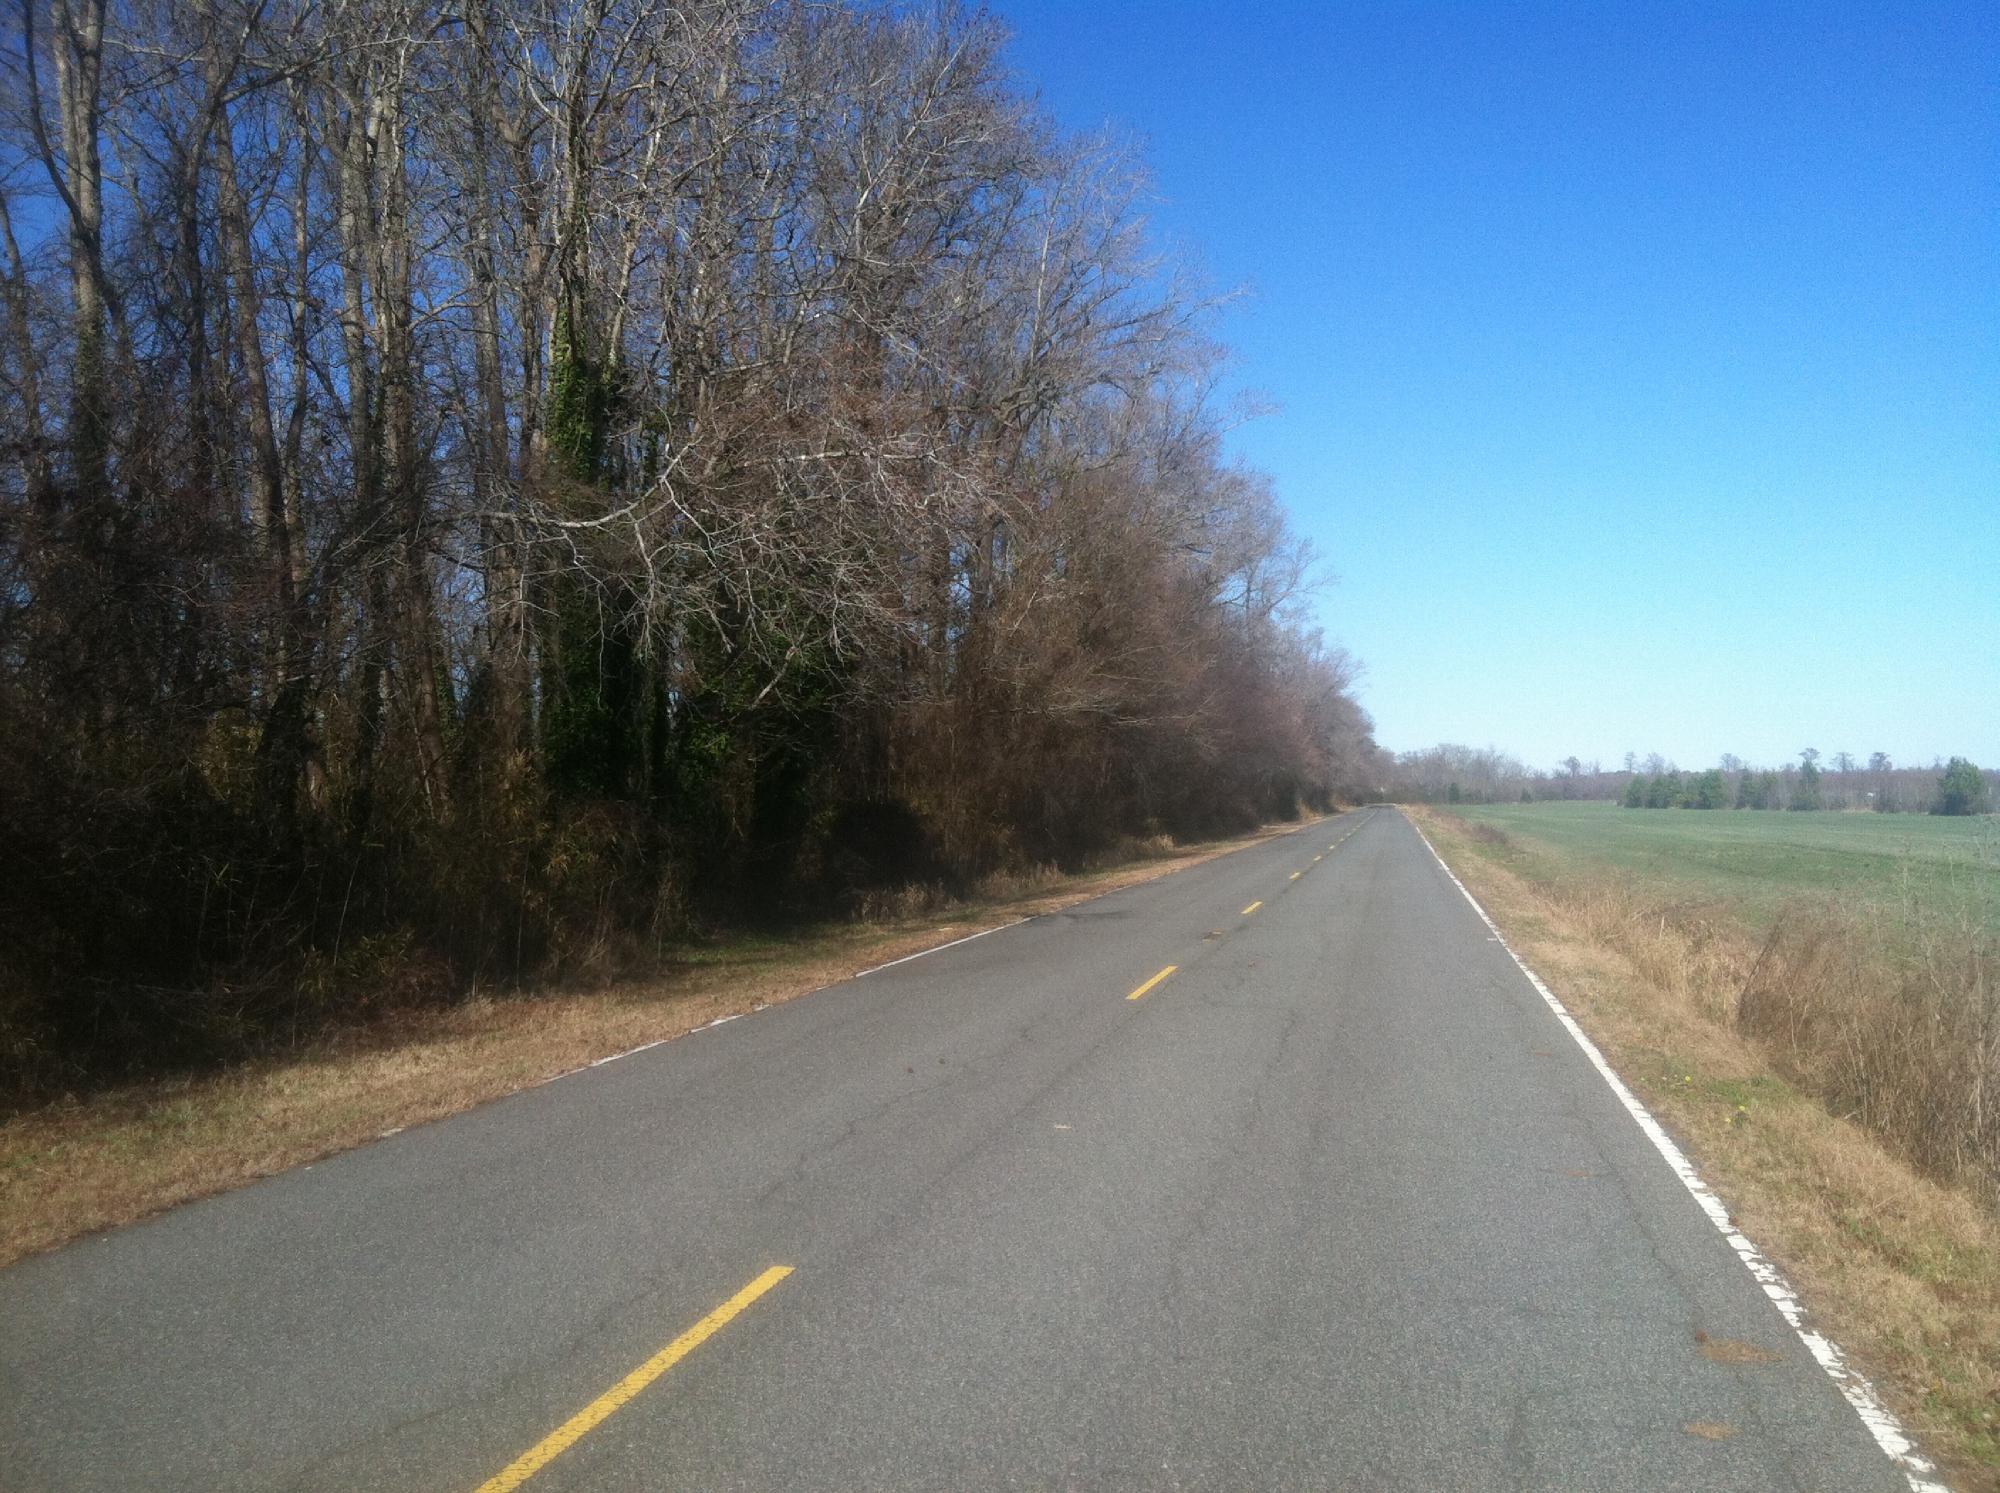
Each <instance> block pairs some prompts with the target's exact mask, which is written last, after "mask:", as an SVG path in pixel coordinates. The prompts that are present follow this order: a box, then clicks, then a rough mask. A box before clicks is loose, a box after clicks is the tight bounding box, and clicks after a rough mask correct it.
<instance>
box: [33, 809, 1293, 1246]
mask: <svg viewBox="0 0 2000 1493" xmlns="http://www.w3.org/2000/svg"><path fill="white" fill-rule="evenodd" d="M1294 827H1295V826H1292V825H1280V826H1276V827H1274V828H1270V829H1266V830H1263V831H1260V832H1259V833H1257V834H1254V835H1248V836H1244V837H1242V838H1240V839H1235V840H1228V841H1219V842H1215V843H1211V844H1205V845H1197V846H1188V847H1183V848H1179V849H1172V850H1166V849H1163V848H1162V847H1159V846H1156V845H1155V846H1149V847H1135V848H1136V849H1138V850H1139V853H1140V854H1141V855H1143V859H1138V860H1136V861H1134V862H1132V863H1128V864H1123V865H1118V866H1112V867H1108V868H1106V869H1104V870H1100V871H1096V872H1092V873H1089V874H1086V875H1082V876H1068V877H1064V876H1059V875H1057V874H1055V873H1053V872H1049V871H1041V872H1035V873H1031V874H1028V875H1023V876H1017V877H1011V878H993V879H992V880H991V881H989V883H987V884H986V885H984V886H982V887H981V888H980V892H979V895H978V897H977V898H976V899H975V900H972V901H958V902H949V903H948V902H946V901H944V900H943V899H942V898H941V897H940V896H939V894H937V893H935V892H924V891H919V892H914V893H910V894H908V896H907V897H906V898H905V899H904V900H903V903H902V905H898V904H896V903H895V902H894V901H893V900H892V901H890V902H889V903H887V904H886V905H883V906H880V907H877V908H875V909H873V917H872V918H871V919H869V920H865V921H862V922H857V923H854V924H848V925H841V926H837V927H833V928H829V929H820V930H816V931H814V932H811V933H807V934H801V935H798V936H796V937H788V938H777V939H766V940H762V941H757V940H748V939H743V940H736V941H733V942H727V943H719V944H716V945H713V946H710V947H707V948H704V949H700V950H694V951H690V952H689V953H688V955H687V957H686V958H685V960H684V961H683V962H681V963H679V964H677V965H675V966H673V967H671V968H668V969H666V970H664V971H663V972H662V973H660V974H659V975H658V976H657V977H655V978H652V979H648V980H645V981H632V982H622V983H612V984H606V985H604V986H602V987H600V988H596V989H590V990H569V991H551V992H545V993H541V994H537V995H531V996H510V997H507V998H505V999H490V998H486V999H479V998H475V999H473V1000H470V1001H467V1002H465V1003H463V1004H461V1005H457V1006H454V1007H451V1008H448V1009H444V1010H429V1011H423V1012H418V1013H400V1014H392V1015H389V1016H387V1017H384V1018H383V1019H381V1020H379V1021H377V1022H375V1023H374V1024H372V1025H369V1026H366V1027H362V1028H357V1029H354V1030H350V1031H347V1032H344V1033H341V1034H339V1035H337V1036H335V1037H332V1038H329V1039H327V1040H325V1041H323V1042H320V1043H317V1044H315V1045H313V1046H311V1047H308V1048H307V1049H305V1050H303V1051H302V1052H300V1053H299V1054H297V1055H294V1056H291V1057H288V1058H286V1059H284V1060H282V1061H270V1062H263V1063H257V1064H253V1065H248V1066H245V1067H242V1068H239V1069H236V1070H234V1071H231V1072H228V1073H225V1074H221V1075H217V1076H210V1077H202V1078H195V1079H183V1080H179V1081H162V1082H153V1083H147V1084H142V1085H136V1086H134V1087H131V1088H128V1089H124V1090H121V1091H116V1092H111V1093H104V1094H98V1095H94V1096H91V1097H89V1098H87V1099H81V1100H79V1099H74V1098H72V1099H68V1100H64V1101H59V1102H56V1103H52V1104H48V1105H44V1106H43V1107H41V1108H39V1109H36V1110H32V1111H30V1112H27V1113H25V1114H19V1115H15V1116H13V1117H11V1118H8V1119H6V1120H5V1121H4V1122H0V1266H4V1265H6V1264H9V1263H11V1262H13V1261H15V1260H17V1259H20V1258H22V1257H23V1256H25V1255H30V1254H34V1253H36V1252H38V1251H41V1250H45V1249H51V1248H53V1247H55V1246H56V1245H59V1244H62V1243H65V1242H66V1241H68V1240H71V1239H74V1238H77V1237H78V1236H80V1235H83V1234H87V1233H90V1232H93V1231H95V1230H98V1229H103V1228H109V1227H112V1226H114V1225H117V1224H122V1223H130V1222H132V1221H133V1220H135V1219H139V1218H143V1217H146V1216H147V1215H149V1214H152V1213H157V1212H159V1211H160V1210H162V1209H164V1208H168V1207H171V1206H173V1205H174V1204H176V1203H182V1202H187V1201H189V1200H191V1199H193V1198H198V1197H203V1196H206V1195H208V1194H210V1193H215V1192H220V1191H223V1190H225V1189H227V1188H230V1187H235V1186H240V1185H241V1184H243V1183H245V1182H248V1181H252V1180H254V1179H256V1178H258V1177H266V1176H270V1175H272V1174H273V1173H276V1172H280V1171H283V1170H285V1169H286V1168H288V1167H293V1166H297V1165H299V1164H300V1163H302V1162H307V1161H312V1160H314V1159H316V1158H318V1157H321V1156H326V1155H330V1154H332V1153H333V1152H336V1151H342V1150H346V1149H348V1148H350V1147H352V1146H357V1145H361V1144H363V1143H365V1142H367V1141H370V1140H374V1139H377V1138H379V1137H380V1136H382V1135H383V1134H384V1133H386V1132H390V1131H394V1130H400V1129H406V1128H408V1127H409V1126H412V1125H420V1124H423V1123H425V1122H426V1121H429V1120H436V1119H441V1118H443V1117H444V1116H446V1115H451V1114H456V1113H458V1112H459V1111H461V1110H465V1109H470V1108H471V1107H473V1106H474V1105H476V1104H481V1103H484V1102H485V1101H487V1100H489V1099H496V1098H499V1097H500V1096H501V1095H504V1094H509V1093H512V1092H514V1091H515V1090H517V1089H521V1088H524V1087H526V1086H528V1085H530V1084H534V1083H538V1082H540V1081H542V1080H543V1079H546V1078H550V1077H552V1076H554V1075H556V1074H559V1073H565V1072H568V1071H569V1070H571V1069H574V1068H578V1067H581V1066H582V1065H584V1064H585V1063H588V1062H591V1061H592V1060H594V1059H596V1058H600V1057H605V1056H607V1055H609V1054H611V1053H615V1052H623V1051H626V1050H627V1049H629V1048H633V1047H637V1046H639V1045H640V1044H642V1043H646V1042H653V1041H657V1040H660V1039H662V1038H668V1037H677V1036H681V1035H683V1034H684V1033H686V1032H689V1031H692V1030H694V1029H695V1028H696V1027H700V1026H705V1025H706V1024H707V1023H709V1022H711V1021H714V1020H716V1019H717V1018H718V1017H722V1016H730V1015H736V1014H739V1013H742V1012H746V1011H752V1010H756V1009H758V1008H760V1007H762V1006H765V1005H771V1004H775V1003H777V1002H779V1001H786V1000H791V999H793V998H795V997H797V996H801V995H805V994H808V993H809V992H811V991H814V990H817V989H820V988H821V987H823V986H825V985H829V984H832V983H833V982H835V981H837V980H842V979H845V978H847V977H848V976H849V975H852V974H853V973H854V972H855V971H856V970H858V969H864V968H867V967H869V966H871V965H875V964H881V963H884V962H886V961H888V960H891V959H897V958H900V957H902V956H903V955H905V954H912V953H915V952H917V951H918V950H920V949H924V948H928V947H930V946H932V945H934V944H937V943H939V942H942V941H944V940H946V939H950V938H954V937H958V936H960V935H963V934H966V933H971V932H975V931H977V930H978V929H980V928H983V927H992V926H995V925H997V924H1002V923H1006V922H1008V921H1010V920H1012V919H1015V918H1021V917H1030V916H1033V915H1035V914H1037V913H1044V912H1053V911H1057V910H1059V909H1061V908H1063V907H1068V906H1071V905H1073V904H1075V903H1077V902H1081V901H1083V900H1085V899H1086V898H1090V897H1096V896H1102V895H1103V894H1104V893H1106V892H1111V891H1116V890H1117V889H1118V888H1120V887H1123V886H1131V885H1134V884H1136V883H1138V882H1142V881H1149V880H1151V879H1153V878H1154V877H1157V876H1163V875H1166V874H1167V873H1169V872H1172V871H1177V870H1180V869H1181V868H1183V867H1185V866H1191V865H1194V864H1196V863H1197V862H1200V861H1204V860H1210V859H1213V858H1214V857H1215V856H1218V855H1225V854H1227V853H1228V852H1230V851H1232V850H1237V849H1241V848H1242V847H1244V846H1246V845H1251V844H1255V843H1257V842H1258V841H1260V840H1264V839H1268V838H1270V837H1271V836H1272V835H1275V834H1281V833H1284V832H1285V831H1286V830H1289V829H1291V828H1294Z"/></svg>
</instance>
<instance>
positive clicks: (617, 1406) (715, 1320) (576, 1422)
mask: <svg viewBox="0 0 2000 1493" xmlns="http://www.w3.org/2000/svg"><path fill="white" fill-rule="evenodd" d="M1168 969H1169V972H1171V969H1172V966H1169V967H1168ZM1156 978H1160V977H1157V976H1156ZM1142 993H1143V992H1142ZM791 1273H792V1267H791V1266H790V1265H773V1266H772V1267H771V1268H770V1269H769V1270H766V1271H765V1272H764V1273H763V1274H762V1275H760V1276H758V1277H757V1278H756V1279H755V1280H753V1281H751V1282H750V1284H749V1285H747V1286H745V1287H744V1288H743V1289H742V1290H740V1291H738V1292H737V1293H736V1294H735V1295H734V1296H732V1297H730V1298H729V1299H728V1300H727V1301H725V1302H723V1303H722V1305H721V1306H718V1307H717V1308H716V1309H715V1310H714V1311H712V1312H710V1313H709V1314H708V1315H707V1316H705V1317H703V1318H702V1319H701V1320H700V1321H699V1322H697V1323H695V1324H694V1326H692V1327H690V1328H689V1329H688V1330H687V1331H686V1332H684V1333H682V1334H681V1335H680V1336H679V1337H677V1338H675V1339H674V1340H673V1341H672V1342H671V1343H668V1344H667V1345H666V1347H664V1348H662V1349H660V1351H659V1352H657V1353H655V1354H654V1355H653V1356H652V1357H651V1358H649V1359H647V1360H646V1361H645V1362H644V1363H642V1364H640V1365H639V1367H637V1368H636V1369H634V1370H632V1372H631V1373H629V1374H627V1375H626V1376H625V1377H624V1378H623V1379H620V1380H619V1381H618V1382H617V1383H616V1384H614V1385H612V1386H611V1388H609V1389H607V1390H606V1391H605V1392H604V1393H603V1394H601V1395H599V1396H598V1397H597V1398H596V1399H594V1400H592V1401H591V1402H590V1403H589V1404H588V1405H585V1406H584V1407H583V1408H582V1409H581V1410H579V1411H577V1413H576V1414H575V1415H572V1416H571V1417H570V1418H569V1419H568V1420H566V1421H564V1422H563V1423H562V1424H561V1425H559V1426H557V1427H556V1428H555V1429H554V1430H553V1431H551V1432H549V1434H548V1435H546V1436H544V1437H543V1438H542V1439H541V1440H540V1441H537V1442H536V1443H535V1444H534V1445H533V1446H531V1447H529V1448H528V1449H527V1450H526V1451H525V1452H523V1453H521V1455H520V1456H518V1457H516V1458H515V1459H514V1460H513V1461H512V1462H510V1463H509V1464H508V1465H507V1468H506V1470H505V1471H503V1472H499V1473H496V1474H495V1475H494V1476H493V1477H491V1478H488V1479H487V1480H486V1481H485V1482H483V1483H481V1484H480V1485H479V1487H478V1489H477V1493H513V1490H514V1489H516V1488H518V1487H520V1486H521V1484H523V1483H525V1482H526V1481H527V1480H528V1479H529V1478H531V1477H533V1476H534V1475H535V1474H536V1473H538V1472H540V1471H541V1470H542V1469H543V1468H544V1467H546V1466H548V1465H549V1463H551V1462H553V1461H554V1460H555V1459H556V1458H557V1457H560V1456H561V1455H562V1454H563V1453H564V1452H566V1451H568V1450H569V1449H570V1448H571V1447H572V1446H574V1445H576V1443H577V1442H579V1441H581V1440H582V1439H583V1438H584V1437H585V1436H586V1435H588V1434H589V1433H590V1432H591V1431H592V1430H594V1429H595V1428H596V1427H597V1426H599V1425H601V1424H602V1423H603V1422H604V1421H605V1420H607V1419H609V1418H610V1417H611V1416H612V1415H613V1414H614V1413H616V1412H617V1411H619V1410H621V1409H623V1408H624V1407H625V1405H626V1404H627V1403H629V1402H630V1401H631V1400H632V1398H633V1397H634V1396H635V1395H637V1394H638V1393H639V1391H640V1390H642V1389H644V1388H645V1387H646V1386H647V1385H649V1384H651V1383H652V1382H653V1381H654V1380H655V1379H657V1378H659V1377H660V1375H662V1374H664V1373H665V1372H666V1371H667V1370H668V1369H670V1368H672V1367H673V1366H674V1365H675V1364H677V1363H679V1362H680V1361H681V1360H682V1359H683V1358H686V1357H687V1356H688V1354H690V1353H692V1352H694V1350H695V1349H697V1348H699V1347H700V1346H701V1345H702V1344H703V1343H705V1342H707V1341H708V1340H709V1339H710V1338H711V1337H713V1336H715V1334H716V1333H717V1332H719V1331H721V1330H722V1329H723V1328H724V1327H726V1326H728V1325H729V1323H730V1322H731V1321H732V1320H733V1319H734V1318H735V1317H736V1316H737V1315H738V1314H739V1313H741V1312H742V1311H743V1309H744V1308H745V1307H747V1306H749V1305H750V1303H751V1302H753V1301H755V1300H756V1299H757V1298H758V1297H759V1296H762V1295H763V1294H764V1293H765V1292H766V1291H768V1290H770V1289H771V1287H773V1286H775V1285H776V1284H777V1283H778V1282H779V1281H781V1280H783V1279H784V1278H785V1277H786V1276H788V1275H790V1274H791Z"/></svg>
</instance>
